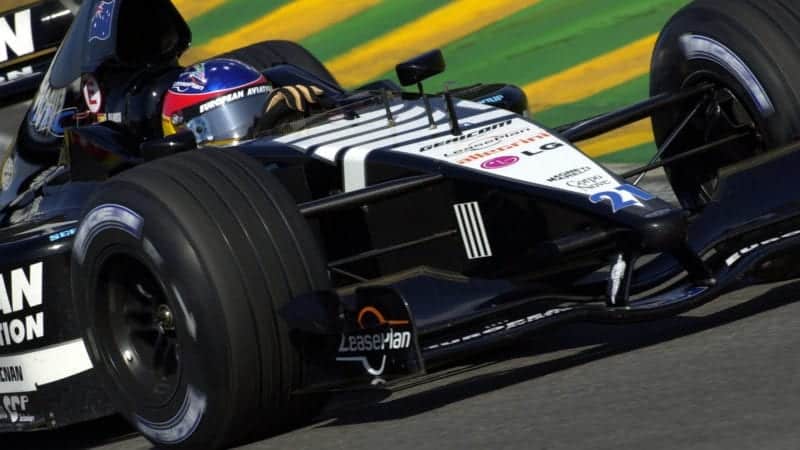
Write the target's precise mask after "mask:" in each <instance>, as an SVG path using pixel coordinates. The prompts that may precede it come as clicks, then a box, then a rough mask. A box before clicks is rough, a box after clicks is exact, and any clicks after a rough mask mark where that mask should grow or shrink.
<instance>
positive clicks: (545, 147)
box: [522, 142, 564, 156]
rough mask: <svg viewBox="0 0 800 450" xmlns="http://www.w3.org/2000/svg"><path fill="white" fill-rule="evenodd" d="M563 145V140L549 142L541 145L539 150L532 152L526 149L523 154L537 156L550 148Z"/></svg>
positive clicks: (553, 148)
mask: <svg viewBox="0 0 800 450" xmlns="http://www.w3.org/2000/svg"><path fill="white" fill-rule="evenodd" d="M563 146H564V144H563V143H561V142H548V143H547V144H544V145H542V146H541V147H539V150H538V151H535V152H532V151H530V150H525V151H524V152H522V154H523V155H525V156H536V155H541V154H542V153H544V152H547V151H550V150H555V149H557V148H561V147H563Z"/></svg>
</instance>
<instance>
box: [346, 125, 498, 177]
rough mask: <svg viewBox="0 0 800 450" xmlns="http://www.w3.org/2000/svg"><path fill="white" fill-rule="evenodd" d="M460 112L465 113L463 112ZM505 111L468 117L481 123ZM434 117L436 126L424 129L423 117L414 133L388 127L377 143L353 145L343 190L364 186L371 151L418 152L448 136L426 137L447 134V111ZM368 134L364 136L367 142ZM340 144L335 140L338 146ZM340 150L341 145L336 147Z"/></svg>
mask: <svg viewBox="0 0 800 450" xmlns="http://www.w3.org/2000/svg"><path fill="white" fill-rule="evenodd" d="M461 114H464V113H463V111H462V113H461ZM508 115H509V113H508V111H504V110H497V109H494V110H492V109H490V110H489V111H488V112H485V113H482V114H477V115H473V116H469V122H470V123H483V122H491V121H493V120H497V119H500V118H502V117H506V116H508ZM433 119H434V122H435V123H436V128H435V129H430V128H427V127H426V125H428V118H427V117H423V118H422V119H421V120H419V121H416V122H415V123H414V126H413V127H410V129H414V128H421V129H420V130H418V131H416V132H413V133H405V134H401V131H402V130H399V129H396V130H395V129H389V130H388V131H389V133H385V134H384V136H385V139H383V140H381V141H376V142H370V141H367V142H369V143H368V144H365V145H355V146H353V147H352V148H350V149H349V150H347V153H345V155H344V161H343V163H344V167H343V170H344V181H345V185H344V190H345V192H350V191H355V190H358V189H364V188H365V187H367V162H366V161H367V157H368V156H369V155H370V153H372V152H374V151H376V150H379V149H385V150H387V151H394V152H403V153H411V154H417V155H419V154H421V153H420V151H419V150H420V148H422V147H423V146H425V145H428V144H432V143H434V142H436V141H441V140H446V139H448V138H449V137H452V136H451V135H449V134H448V135H446V136H438V137H431V138H429V139H425V138H426V137H428V136H436V135H441V134H443V133H446V132H447V131H448V130H449V129H450V124H449V123H448V121H447V113H446V112H444V111H440V110H435V111H434V112H433ZM384 136H379V135H378V134H376V135H374V138H373V135H370V136H369V138H370V139H376V138H380V137H384ZM366 139H367V137H364V140H365V141H366ZM415 140H418V142H414V143H413V144H407V145H404V146H399V145H402V144H403V143H405V142H408V141H415ZM339 144H340V143H338V142H337V143H336V145H337V146H338V145H339ZM339 148H340V149H342V147H339Z"/></svg>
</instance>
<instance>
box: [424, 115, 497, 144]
mask: <svg viewBox="0 0 800 450" xmlns="http://www.w3.org/2000/svg"><path fill="white" fill-rule="evenodd" d="M511 122H512V121H511V120H506V121H505V122H498V123H493V124H491V125H489V126H486V127H483V128H478V129H477V130H471V131H470V132H468V133H464V134H462V135H461V136H457V137H453V138H451V139H447V140H446V141H439V142H436V143H435V144H430V145H426V146H424V147H422V148H420V149H419V151H420V152H427V151H430V150H434V149H437V148H439V147H444V146H445V145H450V144H457V143H459V142H464V141H468V140H470V139H472V138H475V137H479V136H481V135H484V134H486V133H489V132H490V131H494V130H498V129H500V128H504V127H507V126H508V125H511ZM462 125H464V126H465V127H466V126H467V124H462Z"/></svg>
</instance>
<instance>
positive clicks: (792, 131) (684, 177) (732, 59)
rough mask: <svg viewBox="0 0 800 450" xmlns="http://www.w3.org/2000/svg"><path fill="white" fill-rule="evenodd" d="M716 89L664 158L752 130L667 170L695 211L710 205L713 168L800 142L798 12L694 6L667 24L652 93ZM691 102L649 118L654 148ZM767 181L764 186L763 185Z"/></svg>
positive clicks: (739, 2) (711, 1)
mask: <svg viewBox="0 0 800 450" xmlns="http://www.w3.org/2000/svg"><path fill="white" fill-rule="evenodd" d="M703 83H710V84H713V85H714V86H715V90H714V92H713V94H711V95H710V96H709V97H707V98H706V99H705V100H704V103H703V104H702V105H701V106H702V108H700V109H699V110H698V111H697V112H696V113H695V115H694V116H693V118H692V120H690V121H689V123H688V124H687V126H686V128H685V129H684V130H683V131H682V132H681V133H680V134H679V135H678V138H677V139H676V140H675V141H674V143H673V144H672V145H671V146H670V148H669V149H668V150H667V151H666V152H665V154H664V155H663V156H664V157H665V158H666V157H669V156H674V155H677V154H679V153H681V152H683V151H686V150H689V149H692V148H696V147H699V146H701V145H704V144H707V143H710V142H715V141H717V140H720V139H723V138H725V137H730V136H732V135H735V134H745V133H744V131H747V130H749V131H751V132H752V133H751V135H750V136H749V137H744V138H742V139H737V140H736V141H735V142H732V143H730V144H728V145H726V146H725V147H724V148H719V149H716V150H713V151H711V152H708V153H702V154H700V155H698V156H694V157H690V158H687V159H685V160H683V161H681V162H679V163H676V164H673V165H671V166H669V167H667V169H666V171H667V176H668V177H669V180H670V182H671V184H672V186H673V189H674V190H675V193H676V196H677V197H678V199H679V200H680V201H681V203H682V205H683V206H684V207H686V208H689V209H692V210H697V209H700V208H702V207H703V206H704V205H706V204H708V203H709V202H711V201H713V198H714V193H715V190H716V185H717V180H718V173H719V169H720V168H722V167H724V166H727V165H731V164H735V163H737V162H740V161H742V160H744V159H747V158H750V157H752V156H754V155H756V154H758V153H760V152H763V151H766V150H769V149H773V148H776V147H779V146H781V145H783V144H787V143H789V142H792V141H794V140H795V139H797V137H798V136H800V7H799V6H798V5H796V4H795V2H792V1H789V0H774V1H761V0H696V1H694V2H692V3H690V4H689V5H687V6H686V7H684V8H683V9H681V10H680V11H678V12H677V13H676V14H675V15H674V16H673V17H672V19H670V21H669V22H668V23H667V25H666V26H665V27H664V29H663V30H662V32H661V35H660V36H659V39H658V42H657V44H656V48H655V52H654V54H653V60H652V65H651V71H650V93H651V95H657V94H661V93H665V92H677V91H679V90H681V89H686V88H691V87H693V86H697V85H700V84H703ZM696 106H697V105H696V102H693V103H687V104H683V105H677V106H674V107H672V108H669V109H666V110H662V111H659V112H658V113H657V114H655V115H654V116H653V131H654V134H655V138H656V143H657V144H658V145H663V144H664V142H665V141H666V140H667V137H668V136H669V135H670V134H671V133H672V132H673V131H674V130H675V129H676V128H677V127H678V125H679V124H680V123H681V122H682V121H683V120H684V119H685V118H686V117H687V116H689V115H690V113H691V111H692V110H693V109H694V108H695V107H696ZM767 182H768V181H767Z"/></svg>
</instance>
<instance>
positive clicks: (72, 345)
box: [0, 339, 92, 394]
mask: <svg viewBox="0 0 800 450" xmlns="http://www.w3.org/2000/svg"><path fill="white" fill-rule="evenodd" d="M91 368H92V361H91V360H90V359H89V354H88V353H87V351H86V345H84V343H83V339H76V340H74V341H69V342H64V343H61V344H57V345H52V346H50V347H46V348H43V349H40V350H35V351H32V352H29V353H21V354H18V355H13V356H4V357H0V394H10V393H14V392H34V391H36V390H37V389H38V387H40V386H43V385H46V384H50V383H53V382H56V381H60V380H63V379H65V378H69V377H71V376H74V375H78V374H79V373H83V372H86V371H87V370H90V369H91Z"/></svg>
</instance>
